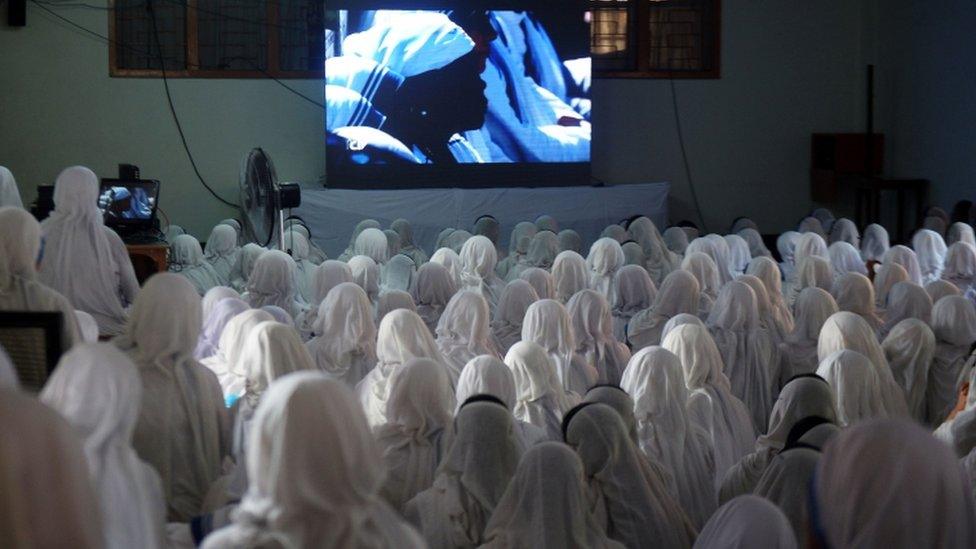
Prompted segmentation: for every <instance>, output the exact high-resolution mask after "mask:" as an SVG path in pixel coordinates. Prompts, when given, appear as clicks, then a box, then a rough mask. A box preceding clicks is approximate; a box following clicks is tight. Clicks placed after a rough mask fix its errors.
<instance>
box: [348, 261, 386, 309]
mask: <svg viewBox="0 0 976 549" xmlns="http://www.w3.org/2000/svg"><path fill="white" fill-rule="evenodd" d="M349 270H350V272H351V273H352V279H353V282H355V283H356V284H358V285H359V287H360V288H362V289H363V291H365V292H366V295H367V296H368V297H369V301H370V302H371V303H375V302H376V300H377V299H379V295H380V267H379V265H377V264H376V262H375V261H373V259H372V258H370V257H367V256H365V255H357V256H355V257H353V258H351V259H350V260H349Z"/></svg>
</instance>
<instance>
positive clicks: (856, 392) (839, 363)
mask: <svg viewBox="0 0 976 549" xmlns="http://www.w3.org/2000/svg"><path fill="white" fill-rule="evenodd" d="M817 375H818V376H820V377H822V378H824V379H825V380H827V383H829V384H830V386H831V387H832V388H833V389H834V393H835V395H836V397H837V412H838V414H839V417H838V418H837V419H838V420H839V421H840V424H841V425H851V424H853V423H856V422H858V421H861V420H863V419H869V418H874V417H887V416H888V413H887V411H886V410H885V403H884V399H883V396H882V393H881V380H880V378H879V377H878V374H877V371H876V370H875V368H874V366H872V364H871V361H870V360H869V359H868V358H867V357H866V356H864V355H862V354H861V353H859V352H856V351H851V350H848V349H842V350H840V351H837V352H835V353H832V354H830V355H828V356H827V357H826V358H824V359H823V360H822V361H821V362H820V366H819V367H818V368H817Z"/></svg>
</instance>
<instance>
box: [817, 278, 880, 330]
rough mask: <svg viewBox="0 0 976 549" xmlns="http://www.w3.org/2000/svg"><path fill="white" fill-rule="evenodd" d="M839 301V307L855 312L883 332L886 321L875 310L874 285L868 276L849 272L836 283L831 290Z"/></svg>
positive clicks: (872, 326) (874, 328) (873, 328)
mask: <svg viewBox="0 0 976 549" xmlns="http://www.w3.org/2000/svg"><path fill="white" fill-rule="evenodd" d="M830 293H831V295H833V296H834V300H836V301H837V309H839V310H841V311H847V312H851V313H854V314H856V315H858V316H860V317H861V318H863V319H864V320H865V321H866V322H867V323H868V324H869V325H870V326H871V329H872V330H874V332H875V334H876V335H878V334H880V333H881V327H882V325H883V324H884V322H883V321H882V320H881V318H880V317H879V316H878V314H877V313H876V312H875V310H874V303H875V301H874V300H875V298H874V286H873V285H871V281H870V280H868V277H866V276H864V275H862V274H858V273H847V274H845V275H844V276H842V277H840V278H839V279H838V280H837V282H835V283H834V286H833V288H831V291H830Z"/></svg>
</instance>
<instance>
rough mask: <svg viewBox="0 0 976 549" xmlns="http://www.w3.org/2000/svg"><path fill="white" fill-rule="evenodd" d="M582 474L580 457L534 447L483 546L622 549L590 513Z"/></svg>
mask: <svg viewBox="0 0 976 549" xmlns="http://www.w3.org/2000/svg"><path fill="white" fill-rule="evenodd" d="M583 474H584V473H583V464H582V462H581V461H580V458H579V456H577V455H576V453H575V452H573V450H571V449H570V448H569V447H568V446H566V445H565V444H560V443H556V442H544V443H541V444H539V445H536V446H534V447H533V448H532V449H530V450H529V451H528V452H526V454H525V455H524V456H523V457H522V461H521V462H520V463H519V466H518V469H517V470H516V472H515V476H514V477H513V478H512V481H511V482H510V483H509V485H508V489H507V490H506V491H505V494H504V495H503V496H502V499H501V500H500V501H499V502H498V505H497V507H496V509H495V512H494V514H493V515H492V516H491V520H490V521H489V522H488V526H487V527H486V528H485V540H486V542H485V544H484V545H482V547H485V548H487V549H515V548H526V549H528V548H538V547H560V548H565V549H609V548H613V549H616V548H618V547H619V548H622V547H623V545H622V544H620V543H617V542H615V541H613V540H611V539H610V538H609V537H607V534H606V532H605V528H604V526H603V525H601V524H600V523H599V521H598V520H597V518H596V517H595V516H594V515H593V513H592V512H591V511H590V508H591V504H590V502H589V501H588V499H589V498H588V495H587V486H586V481H585V480H584V476H583Z"/></svg>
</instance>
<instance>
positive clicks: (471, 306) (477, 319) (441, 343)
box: [437, 290, 498, 380]
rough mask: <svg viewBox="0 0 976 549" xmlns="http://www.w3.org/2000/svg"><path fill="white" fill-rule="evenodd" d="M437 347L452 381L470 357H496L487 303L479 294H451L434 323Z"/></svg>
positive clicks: (465, 291) (464, 292) (459, 373)
mask: <svg viewBox="0 0 976 549" xmlns="http://www.w3.org/2000/svg"><path fill="white" fill-rule="evenodd" d="M437 348H438V349H440V352H441V356H442V357H444V361H445V363H446V364H447V365H448V367H449V368H450V369H451V370H453V371H454V372H455V374H454V376H453V377H454V379H455V380H456V379H457V377H458V376H460V375H461V370H462V369H463V368H464V365H465V364H467V363H468V362H469V361H470V360H471V359H473V358H475V357H477V356H480V355H492V356H498V351H497V350H496V349H495V345H494V343H493V342H492V337H491V324H490V321H489V316H488V303H487V302H486V301H485V299H484V298H483V297H481V294H479V293H477V292H473V291H471V290H463V291H460V292H458V293H456V294H454V297H452V298H451V301H450V303H448V304H447V308H446V309H444V314H443V315H441V318H440V321H439V322H438V324H437Z"/></svg>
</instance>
